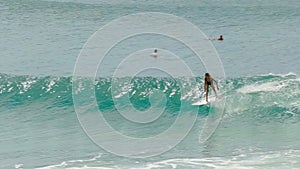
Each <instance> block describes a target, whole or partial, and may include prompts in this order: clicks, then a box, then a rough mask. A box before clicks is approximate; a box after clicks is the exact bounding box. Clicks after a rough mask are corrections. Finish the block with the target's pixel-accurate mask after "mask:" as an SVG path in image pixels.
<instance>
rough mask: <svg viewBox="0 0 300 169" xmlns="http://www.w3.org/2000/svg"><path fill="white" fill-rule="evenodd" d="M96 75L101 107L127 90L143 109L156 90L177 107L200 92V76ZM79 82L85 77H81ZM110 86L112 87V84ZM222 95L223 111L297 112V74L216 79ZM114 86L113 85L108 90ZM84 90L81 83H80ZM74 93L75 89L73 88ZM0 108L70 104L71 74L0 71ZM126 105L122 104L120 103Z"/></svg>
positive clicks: (299, 89)
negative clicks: (61, 75)
mask: <svg viewBox="0 0 300 169" xmlns="http://www.w3.org/2000/svg"><path fill="white" fill-rule="evenodd" d="M128 79H129V78H116V79H112V78H99V79H96V80H95V86H94V88H95V94H96V98H97V102H98V105H99V108H100V109H103V110H106V109H108V110H110V109H113V107H114V101H117V100H122V99H123V98H126V97H128V96H129V100H130V104H132V105H133V106H134V107H135V108H136V109H139V110H145V109H147V108H149V107H150V106H151V104H150V101H149V96H150V95H151V94H153V92H154V91H157V90H159V91H161V92H162V93H163V94H164V95H165V96H166V98H168V99H167V100H168V103H167V106H166V107H167V108H170V107H172V108H173V111H176V109H178V107H180V104H181V102H188V103H191V104H192V103H193V102H195V101H197V100H199V98H203V96H204V95H203V94H204V93H203V84H202V83H203V82H202V78H196V79H193V80H194V81H193V80H192V79H191V78H179V79H173V78H154V77H136V78H133V79H129V80H128ZM83 83H84V82H83ZM112 86H113V87H112ZM221 88H222V92H224V91H226V93H224V94H223V95H225V96H226V98H227V101H226V109H227V110H230V114H228V116H233V115H238V114H242V113H245V112H246V111H247V112H254V113H255V115H257V116H273V117H275V116H277V117H279V116H286V117H291V116H295V115H297V114H299V105H300V80H299V78H298V77H297V76H296V75H294V74H287V75H272V74H269V75H262V76H253V77H243V78H235V79H227V80H226V81H224V82H221ZM112 89H113V90H112ZM79 90H84V89H79ZM74 93H76V91H74ZM0 94H1V96H0V99H1V105H2V107H1V108H5V107H6V108H7V107H9V106H18V105H24V104H32V103H40V104H47V105H49V106H53V107H56V106H73V98H72V77H51V76H48V77H32V76H12V75H7V74H1V75H0ZM125 106H126V105H125Z"/></svg>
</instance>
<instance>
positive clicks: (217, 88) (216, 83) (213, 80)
mask: <svg viewBox="0 0 300 169" xmlns="http://www.w3.org/2000/svg"><path fill="white" fill-rule="evenodd" d="M212 80H213V81H215V82H216V86H217V89H218V90H219V84H218V81H216V80H215V79H214V78H212Z"/></svg>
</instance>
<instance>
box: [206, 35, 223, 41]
mask: <svg viewBox="0 0 300 169" xmlns="http://www.w3.org/2000/svg"><path fill="white" fill-rule="evenodd" d="M209 40H220V41H222V40H224V38H223V35H220V37H218V38H211V39H209Z"/></svg>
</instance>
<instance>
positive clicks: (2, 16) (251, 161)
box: [0, 0, 300, 168]
mask: <svg viewBox="0 0 300 169" xmlns="http://www.w3.org/2000/svg"><path fill="white" fill-rule="evenodd" d="M299 6H300V4H299V1H296V0H290V1H279V0H273V1H267V0H266V1H246V0H243V1H235V0H225V1H208V0H207V1H196V2H192V1H190V2H184V1H83V0H82V1H79V0H74V1H71V0H69V1H9V0H2V1H1V2H0V25H1V26H0V58H1V62H0V74H1V75H0V76H1V79H0V91H1V92H0V103H1V104H0V112H1V113H0V128H1V130H0V131H1V132H0V150H1V151H0V168H14V167H15V168H37V167H45V168H71V167H73V168H84V166H87V167H86V168H88V167H90V168H92V167H106V168H133V167H135V168H155V167H157V168H171V167H172V166H177V167H178V168H200V167H203V168H210V167H211V168H242V167H245V168H272V167H275V168H293V167H294V168H300V164H299V163H300V162H299V159H300V152H299V149H300V144H299V139H300V135H299V132H298V130H299V128H300V117H299V115H300V102H299V100H300V99H299V98H300V82H299V77H298V75H299V73H300V67H299V65H300V57H299V53H300V49H299V45H300V41H299V38H297V35H299V33H300V32H299V26H300V19H299V18H300V13H299V11H300V10H299ZM148 11H149V12H165V13H170V14H174V15H177V16H180V17H183V18H185V19H186V20H188V21H190V22H192V23H193V24H195V25H197V26H198V27H199V28H200V29H201V30H202V31H203V32H204V33H205V34H206V35H207V36H208V37H216V36H219V35H220V34H223V36H224V38H225V41H223V42H213V44H214V45H215V47H216V49H217V51H218V52H219V55H220V57H221V60H222V62H223V66H224V69H225V73H226V75H227V77H228V80H227V81H226V82H224V83H223V84H222V85H223V86H222V87H223V88H226V90H227V91H229V92H228V101H227V104H226V111H225V115H224V119H223V121H222V124H221V125H220V127H219V128H218V130H217V131H216V133H215V135H214V136H213V137H212V138H211V140H210V141H209V143H207V144H206V145H205V146H204V147H203V146H199V145H196V144H194V143H195V142H196V141H195V140H197V136H198V132H199V128H197V127H194V128H193V130H192V132H191V134H190V135H189V137H188V138H187V139H186V140H185V141H184V142H183V143H181V144H180V145H179V146H178V147H177V148H175V149H174V150H173V151H170V152H168V153H166V154H163V155H161V156H158V157H154V158H150V159H142V160H139V159H126V158H121V157H117V156H114V155H112V154H109V153H107V152H105V151H104V150H102V149H101V148H99V147H97V146H96V145H94V144H93V143H92V142H91V141H90V140H89V139H88V137H87V136H86V135H85V134H84V132H83V131H82V129H81V127H80V125H79V123H78V120H77V118H76V114H75V111H74V108H73V103H72V92H71V75H72V73H73V69H74V64H75V61H76V58H77V56H78V54H79V52H80V50H81V48H82V46H83V45H84V43H85V42H86V41H87V39H88V38H89V37H90V36H91V35H92V34H93V33H94V32H95V31H97V30H98V29H99V28H100V27H101V26H104V25H105V24H106V23H109V22H110V21H111V20H112V19H116V18H118V17H121V16H124V15H127V14H131V13H136V12H148ZM124 29H126V28H124ZM112 31H113V30H112ZM170 43H171V42H170ZM116 52H117V53H118V51H116ZM172 52H174V53H177V52H180V51H176V49H174V50H173V51H172ZM120 57H124V56H122V53H120ZM182 57H183V58H184V57H188V56H185V55H182ZM112 62H113V60H112ZM193 66H194V67H198V65H197V64H195V65H193ZM108 69H109V67H108ZM111 69H112V70H113V69H114V68H111ZM290 72H292V73H290ZM202 74H203V72H199V75H202ZM107 81H108V82H107ZM165 81H168V80H161V81H156V79H143V78H141V79H139V80H137V84H136V85H137V86H135V88H134V89H133V90H135V91H136V95H138V94H140V93H143V91H144V90H146V89H147V88H155V86H156V85H155V84H156V83H160V84H161V83H162V84H164V83H165ZM105 82H106V83H105ZM105 82H104V83H103V82H102V81H101V80H99V83H98V85H99V86H100V87H99V89H98V90H97V92H98V94H99V95H98V97H99V98H100V100H104V103H101V105H103V107H102V109H103V110H105V111H107V112H110V111H113V109H112V106H113V104H112V103H111V102H110V100H111V99H110V98H109V97H103V96H104V95H105V93H106V92H107V91H108V90H107V89H106V88H105V87H106V86H107V85H108V84H109V80H108V79H106V81H105ZM150 83H154V84H152V85H153V86H147V84H150ZM201 83H202V82H201V81H199V84H200V86H202V84H201ZM120 86H122V84H121V83H120ZM173 88H174V87H172V86H168V88H167V89H168V90H167V92H166V94H167V95H170V94H171V93H168V91H172V90H173ZM190 90H191V91H194V89H190ZM144 94H145V93H144ZM116 95H117V94H116ZM133 95H134V94H133ZM146 95H147V93H146ZM105 96H106V95H105ZM176 96H179V93H175V95H172V97H171V98H173V97H174V98H173V99H175V103H176ZM134 98H135V100H133V101H132V102H133V103H135V104H136V106H137V107H139V106H141V107H140V108H145V107H144V106H145V105H146V108H147V105H148V104H145V100H144V99H143V97H134ZM179 98H180V97H179ZM196 98H197V96H195V95H194V94H192V95H190V96H188V97H186V98H184V99H183V100H184V101H186V102H190V103H192V102H193V101H195V99H196ZM237 100H238V101H239V103H241V104H240V105H236V101H237ZM146 103H148V102H147V101H146ZM176 106H180V105H175V109H176ZM125 107H126V105H125ZM172 110H173V109H172V108H171V110H170V111H171V114H172ZM128 111H130V110H128ZM203 112H204V113H203ZM173 113H175V112H173ZM205 113H207V110H199V114H201V115H202V114H205ZM201 117H203V116H200V117H199V118H198V119H197V123H196V126H197V125H199V124H201V122H202V120H203V118H201ZM111 118H114V117H111ZM115 120H116V121H118V120H119V119H117V117H115ZM165 120H166V121H164V123H162V124H158V125H159V126H163V125H165V124H170V123H171V122H170V121H168V120H169V119H165ZM121 129H123V130H126V131H128V132H131V130H132V128H131V126H123V128H121ZM134 131H137V133H140V134H141V135H143V134H145V133H146V134H147V133H151V132H152V131H151V130H150V129H148V130H144V129H143V128H138V129H135V130H134ZM132 132H133V131H132ZM112 141H113V140H112ZM80 160H81V161H80ZM19 164H20V165H19ZM15 165H16V166H15ZM47 166H48V167H47Z"/></svg>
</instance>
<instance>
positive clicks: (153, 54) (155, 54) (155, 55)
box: [151, 49, 157, 58]
mask: <svg viewBox="0 0 300 169" xmlns="http://www.w3.org/2000/svg"><path fill="white" fill-rule="evenodd" d="M151 56H152V57H154V58H157V49H154V52H153V53H152V54H151Z"/></svg>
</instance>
